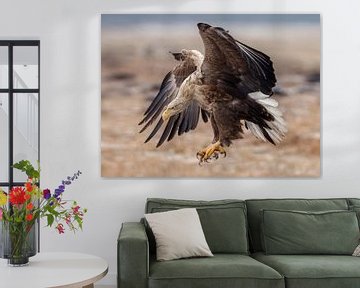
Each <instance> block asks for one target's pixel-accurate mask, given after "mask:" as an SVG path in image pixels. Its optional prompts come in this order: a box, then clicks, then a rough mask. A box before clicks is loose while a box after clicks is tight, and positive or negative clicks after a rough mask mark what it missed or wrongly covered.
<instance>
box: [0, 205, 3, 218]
mask: <svg viewBox="0 0 360 288" xmlns="http://www.w3.org/2000/svg"><path fill="white" fill-rule="evenodd" d="M2 215H3V211H2V209H1V208H0V220H2V218H3V216H2Z"/></svg>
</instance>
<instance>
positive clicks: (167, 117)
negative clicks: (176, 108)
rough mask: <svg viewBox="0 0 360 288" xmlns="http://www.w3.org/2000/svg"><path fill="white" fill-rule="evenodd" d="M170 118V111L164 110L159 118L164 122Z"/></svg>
mask: <svg viewBox="0 0 360 288" xmlns="http://www.w3.org/2000/svg"><path fill="white" fill-rule="evenodd" d="M170 117H171V115H170V109H169V108H166V109H165V111H164V112H163V113H162V114H161V118H162V119H163V120H164V122H165V121H167V120H168V119H169V118H170Z"/></svg>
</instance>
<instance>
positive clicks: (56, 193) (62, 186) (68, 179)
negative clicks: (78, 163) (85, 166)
mask: <svg viewBox="0 0 360 288" xmlns="http://www.w3.org/2000/svg"><path fill="white" fill-rule="evenodd" d="M81 174H82V173H81V171H80V170H78V171H77V172H76V173H74V175H73V176H72V177H70V176H68V177H66V180H62V181H61V184H60V185H59V187H58V188H57V189H55V191H54V197H55V198H56V199H58V200H59V198H60V195H61V194H62V193H63V192H64V191H65V186H66V185H70V184H71V183H72V181H74V180H76V179H78V177H79V176H80V175H81Z"/></svg>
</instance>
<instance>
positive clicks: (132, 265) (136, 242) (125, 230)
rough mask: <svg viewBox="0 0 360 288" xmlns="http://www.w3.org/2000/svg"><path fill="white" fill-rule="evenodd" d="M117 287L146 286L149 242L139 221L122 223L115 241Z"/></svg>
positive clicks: (132, 287)
mask: <svg viewBox="0 0 360 288" xmlns="http://www.w3.org/2000/svg"><path fill="white" fill-rule="evenodd" d="M117 252H118V255H117V257H118V263H117V264H118V265H117V266H118V268H117V269H118V271H117V273H118V276H117V277H118V288H146V287H147V285H148V284H147V282H148V276H149V243H148V238H147V235H146V232H145V227H144V225H143V224H141V223H136V222H132V223H123V224H122V227H121V230H120V234H119V237H118V242H117Z"/></svg>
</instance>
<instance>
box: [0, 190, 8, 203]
mask: <svg viewBox="0 0 360 288" xmlns="http://www.w3.org/2000/svg"><path fill="white" fill-rule="evenodd" d="M6 203H7V196H6V195H5V193H4V192H3V191H2V190H1V189H0V206H4V205H6Z"/></svg>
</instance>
